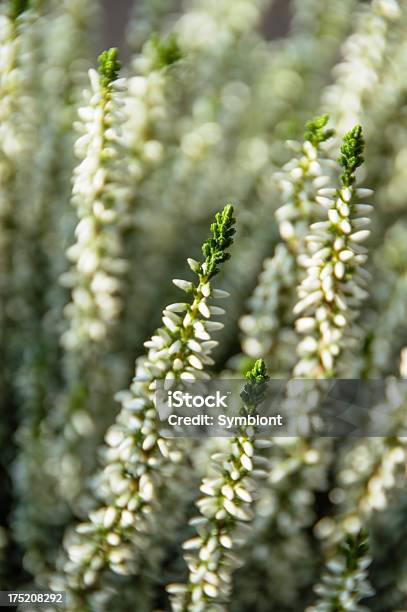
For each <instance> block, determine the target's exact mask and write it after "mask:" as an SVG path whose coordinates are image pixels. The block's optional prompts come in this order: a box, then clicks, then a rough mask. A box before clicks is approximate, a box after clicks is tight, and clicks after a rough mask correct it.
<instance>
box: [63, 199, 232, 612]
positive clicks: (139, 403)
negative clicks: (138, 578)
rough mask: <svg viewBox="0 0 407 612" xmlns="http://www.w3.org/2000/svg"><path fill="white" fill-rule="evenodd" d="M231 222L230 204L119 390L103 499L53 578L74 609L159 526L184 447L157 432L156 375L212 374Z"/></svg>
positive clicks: (131, 567)
mask: <svg viewBox="0 0 407 612" xmlns="http://www.w3.org/2000/svg"><path fill="white" fill-rule="evenodd" d="M233 224H234V218H233V208H232V207H231V206H226V207H225V209H224V210H223V212H222V213H218V215H217V216H216V222H215V223H214V224H213V225H212V228H211V229H212V232H213V237H212V238H210V239H209V240H208V241H207V243H205V245H204V247H203V251H204V254H205V256H206V259H205V262H204V263H202V264H201V263H199V262H197V261H195V260H192V259H189V260H188V263H189V265H190V267H191V269H192V271H193V272H195V274H196V275H197V277H198V282H197V283H196V284H194V283H193V282H190V281H185V280H180V279H175V280H174V284H175V285H176V286H177V287H179V288H180V289H182V290H183V291H185V292H186V293H187V294H189V295H191V296H192V298H193V299H192V303H190V304H189V303H186V302H180V303H175V304H170V305H169V306H168V307H167V308H166V309H165V310H164V311H163V318H162V321H163V327H161V328H160V329H159V330H158V331H157V332H156V334H155V335H153V336H152V338H151V340H149V341H148V342H146V343H145V346H146V347H147V348H148V354H147V355H146V356H145V357H141V358H140V359H138V361H137V367H136V373H135V378H134V380H133V383H132V386H131V388H130V390H129V391H127V392H123V393H120V394H119V396H118V399H119V400H120V402H121V410H120V412H119V414H118V416H117V418H116V422H115V423H114V424H113V425H112V426H111V427H110V428H109V430H108V432H107V434H106V442H107V444H108V447H107V449H106V451H105V461H106V467H105V469H104V472H103V475H102V482H101V484H100V487H101V494H102V497H103V499H104V502H105V505H103V506H102V507H101V508H99V509H98V510H95V511H93V512H91V513H90V515H89V518H90V520H89V521H88V522H86V523H82V524H80V525H78V527H77V528H76V531H75V533H74V534H73V541H72V540H71V539H70V540H69V541H68V544H67V552H68V556H69V561H67V563H66V564H65V568H64V570H65V572H66V574H65V576H60V577H56V578H55V583H54V586H55V585H58V584H59V583H60V581H61V580H62V583H63V584H64V583H65V580H66V581H67V584H68V586H69V587H70V588H71V589H72V602H71V604H69V605H72V606H73V607H72V608H70V609H75V606H76V605H77V601H76V597H77V596H78V597H79V598H80V597H81V596H82V595H83V594H84V592H85V591H86V589H87V588H88V587H90V586H92V588H94V589H95V588H96V585H97V582H98V578H99V576H100V574H101V572H102V571H103V570H104V569H106V568H107V567H110V568H111V569H112V570H113V571H114V572H116V573H118V574H125V575H126V574H131V573H133V572H135V571H136V569H137V561H138V560H139V555H140V551H141V550H142V548H143V542H144V547H145V546H146V544H145V535H146V534H148V533H149V532H151V531H155V530H157V528H158V525H157V516H156V511H157V508H159V500H158V497H159V491H160V488H163V487H164V486H165V466H166V464H171V463H174V462H175V463H176V462H177V461H179V460H180V459H181V453H180V452H179V450H177V449H174V448H173V446H172V444H171V443H170V442H169V441H168V440H165V439H164V438H163V437H161V436H160V434H159V431H158V426H159V417H158V412H157V409H156V407H155V402H154V398H155V390H156V386H157V381H159V380H163V381H165V382H167V383H169V384H171V381H175V380H184V381H194V380H205V379H207V378H209V374H208V373H207V372H206V369H207V367H208V366H210V365H212V364H213V363H214V362H213V360H212V358H211V356H210V354H211V352H212V350H213V349H214V347H215V346H216V345H217V342H216V341H215V340H212V338H211V334H212V332H216V331H218V330H220V329H222V327H223V324H222V323H220V322H217V321H212V320H211V318H212V317H213V316H216V315H222V314H224V310H223V309H222V308H219V307H217V306H213V305H211V304H210V302H211V300H212V299H221V298H225V297H227V295H228V294H227V293H226V292H224V291H222V290H219V289H214V288H213V286H212V281H211V279H212V277H213V276H214V275H215V274H216V273H217V271H218V267H217V266H218V264H219V263H221V262H222V261H225V260H226V259H227V253H226V249H227V248H228V247H229V246H230V244H231V243H232V235H233V232H234V229H233ZM135 544H137V547H135ZM65 584H66V583H65ZM75 593H76V595H75Z"/></svg>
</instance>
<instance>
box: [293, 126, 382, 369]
mask: <svg viewBox="0 0 407 612" xmlns="http://www.w3.org/2000/svg"><path fill="white" fill-rule="evenodd" d="M344 141H345V144H344V145H343V146H342V148H341V153H342V155H341V158H340V162H341V165H342V166H343V168H344V173H343V175H342V177H341V181H342V185H341V187H340V189H338V190H336V191H335V190H334V192H332V189H326V188H324V189H322V190H320V191H319V196H318V197H317V198H316V200H317V202H318V203H319V204H320V205H321V206H322V208H323V209H324V210H325V211H326V213H325V214H326V220H324V221H319V222H317V223H313V224H312V225H311V227H310V233H309V234H308V236H307V238H306V242H307V248H308V256H307V257H306V258H305V259H304V266H305V269H306V276H305V278H304V280H303V281H302V283H301V285H300V287H299V290H298V296H299V301H298V302H297V304H296V305H295V307H294V314H295V315H296V316H297V317H298V325H299V329H300V330H302V333H303V334H304V335H305V337H304V339H303V340H302V341H301V342H300V343H299V345H298V349H297V350H298V355H299V357H300V360H299V362H298V363H297V365H296V367H295V369H294V375H295V376H299V377H305V378H320V377H321V376H330V375H332V373H333V372H335V371H336V368H337V365H336V364H337V360H338V357H339V355H340V354H341V352H342V351H343V349H344V348H345V347H346V346H349V343H350V342H351V333H352V326H353V322H354V319H355V318H356V316H357V314H358V308H359V304H360V303H361V301H362V300H363V299H364V298H365V297H366V296H367V295H368V294H367V291H366V287H367V284H368V278H369V277H368V276H367V275H366V273H365V271H364V269H363V264H364V263H365V261H366V259H367V249H366V248H365V247H363V246H362V245H361V243H362V242H364V241H365V240H366V239H367V238H368V236H369V233H370V232H369V230H367V229H361V228H366V227H368V226H369V223H370V219H369V213H370V209H371V207H370V206H369V205H367V204H364V203H363V201H364V199H365V197H366V196H368V195H371V192H370V191H369V190H365V189H357V188H356V187H354V185H353V183H354V180H355V179H354V172H355V170H356V168H357V167H358V165H360V163H361V162H362V161H363V159H362V157H361V154H362V152H363V144H364V142H363V136H362V131H361V128H360V127H359V126H357V127H356V128H354V129H353V130H351V131H350V132H349V133H348V134H347V135H346V136H345V139H344ZM355 159H356V161H354V160H355ZM304 318H305V319H306V321H307V324H306V325H304ZM311 318H312V319H314V322H315V324H314V325H311V322H310V321H309V319H311ZM308 329H309V331H308Z"/></svg>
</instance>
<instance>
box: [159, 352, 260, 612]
mask: <svg viewBox="0 0 407 612" xmlns="http://www.w3.org/2000/svg"><path fill="white" fill-rule="evenodd" d="M246 378H247V380H248V382H247V383H246V384H245V386H244V388H243V390H242V393H241V397H242V401H243V406H242V412H246V413H250V412H252V411H253V410H255V409H256V407H257V406H258V405H259V404H260V402H261V401H262V400H263V398H264V391H265V387H264V386H265V383H266V382H267V380H268V378H269V377H268V374H267V370H266V366H265V363H264V361H263V360H262V359H258V360H257V361H256V363H255V364H254V366H253V368H252V369H250V370H249V371H248V372H247V373H246ZM267 442H268V441H264V440H256V438H255V436H254V435H253V433H252V432H249V431H248V429H247V428H245V427H242V428H241V431H240V433H239V436H237V437H234V438H231V439H227V441H226V448H224V449H222V451H223V452H222V453H220V454H219V453H217V454H215V455H214V456H213V457H212V458H211V464H212V465H211V468H210V473H209V474H208V476H206V477H205V478H204V479H203V480H202V484H201V491H202V493H204V497H202V498H200V499H199V500H198V501H197V504H196V505H197V506H198V508H199V511H200V516H199V517H197V518H193V519H192V520H191V521H190V523H191V525H193V526H195V527H196V530H197V536H196V537H193V538H192V539H190V540H187V541H186V542H184V545H183V548H184V550H185V561H186V563H187V565H188V570H189V576H188V584H170V585H168V586H167V591H168V592H169V594H170V597H171V606H172V610H173V612H184V611H185V612H199V611H200V610H202V611H203V610H212V609H214V610H215V609H216V610H218V609H219V610H221V609H222V610H223V609H224V607H223V606H224V605H225V603H226V602H227V601H228V599H229V598H230V593H231V578H232V574H233V572H234V570H235V569H236V568H237V567H238V566H239V560H238V557H237V556H236V549H237V548H238V547H239V545H241V542H242V540H245V537H247V535H246V530H247V525H248V524H250V522H251V521H252V519H253V511H252V507H253V504H254V500H253V486H254V482H255V476H254V473H253V472H254V470H255V467H256V464H257V461H260V457H259V454H260V452H261V451H260V449H261V448H264V447H265V446H267ZM261 459H262V460H263V461H262V466H263V467H264V461H265V458H264V457H261ZM245 526H246V527H245Z"/></svg>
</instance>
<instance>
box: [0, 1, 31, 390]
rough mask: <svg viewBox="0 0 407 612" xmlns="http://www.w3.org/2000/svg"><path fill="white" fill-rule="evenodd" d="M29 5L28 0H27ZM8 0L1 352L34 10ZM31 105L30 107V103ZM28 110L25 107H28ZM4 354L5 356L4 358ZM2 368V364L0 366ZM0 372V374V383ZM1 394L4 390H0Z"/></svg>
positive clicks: (2, 109)
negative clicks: (19, 9)
mask: <svg viewBox="0 0 407 612" xmlns="http://www.w3.org/2000/svg"><path fill="white" fill-rule="evenodd" d="M28 5H29V3H28ZM17 11H18V8H17V6H16V8H15V10H14V8H13V4H12V3H6V2H4V3H2V5H1V7H0V347H1V352H2V353H3V354H4V355H5V353H4V351H5V339H3V334H4V335H5V334H6V328H7V325H8V323H7V321H6V319H7V305H8V302H9V297H10V289H11V287H13V282H12V276H11V273H12V270H11V268H12V259H13V254H12V252H13V246H12V243H13V240H14V239H15V237H14V236H13V232H12V228H13V226H14V225H15V221H14V217H13V215H15V214H16V210H17V202H18V198H17V194H16V175H17V172H18V170H19V169H21V168H22V163H23V158H22V156H23V154H25V153H26V151H27V145H28V144H29V142H30V140H29V139H27V134H26V126H27V122H26V121H25V117H24V118H23V110H24V109H25V108H28V105H29V103H30V97H29V94H28V92H27V91H26V87H25V84H26V80H27V76H28V73H29V70H28V69H26V68H27V64H28V61H27V60H28V58H27V52H29V47H30V35H31V32H30V30H31V29H30V25H31V24H32V22H33V21H34V20H35V18H36V16H37V15H36V13H35V12H34V11H33V10H30V9H29V6H27V7H25V6H24V4H22V6H21V12H17ZM30 108H31V107H30ZM28 114H29V111H28ZM6 359H7V358H6V357H5V360H6ZM2 369H3V368H2ZM2 378H3V372H2V373H1V374H0V385H2ZM1 394H2V395H3V394H4V390H2V391H1Z"/></svg>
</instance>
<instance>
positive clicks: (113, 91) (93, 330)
mask: <svg viewBox="0 0 407 612" xmlns="http://www.w3.org/2000/svg"><path fill="white" fill-rule="evenodd" d="M119 70H120V62H119V61H118V59H117V49H109V50H108V51H105V52H104V53H102V55H101V56H100V58H99V69H98V71H96V70H90V71H89V85H90V87H89V89H88V90H86V91H85V92H84V99H85V103H86V104H85V106H82V107H81V108H79V110H78V115H79V121H78V123H77V124H76V127H77V130H78V131H79V132H80V134H81V135H80V137H79V138H78V140H77V141H76V145H75V152H76V155H77V157H78V158H79V160H80V163H79V165H78V166H77V167H76V168H75V170H74V176H73V190H72V203H73V205H74V206H75V208H76V212H77V217H78V224H77V226H76V229H75V238H76V241H75V243H74V244H73V245H72V246H71V247H70V248H69V249H68V251H67V257H68V259H69V260H70V261H72V262H73V266H72V268H71V270H70V271H69V272H67V273H66V274H64V275H63V276H62V279H61V280H62V282H63V284H65V285H66V286H68V287H69V288H70V289H71V302H70V303H69V304H68V305H67V306H66V308H65V314H66V317H67V319H68V320H69V329H68V330H67V331H66V332H65V333H64V335H63V338H62V340H63V343H64V345H65V346H66V347H67V348H68V349H78V348H83V347H86V346H88V345H92V343H96V344H97V343H101V342H104V341H106V340H107V339H108V337H109V332H110V330H111V328H112V327H113V326H114V325H115V324H116V323H117V322H118V319H119V316H120V314H121V311H122V296H121V292H122V277H123V275H124V273H125V272H126V270H127V262H126V261H125V260H124V259H123V257H122V253H123V244H122V242H123V238H122V232H123V227H122V226H123V223H125V221H126V213H127V212H128V210H127V209H128V205H129V199H130V197H131V185H130V183H129V179H128V175H127V173H126V166H125V162H124V160H123V159H122V155H123V146H122V143H121V133H122V128H123V125H124V121H125V115H124V113H123V106H124V93H125V87H124V83H125V82H124V81H123V80H122V79H119V78H118V73H119Z"/></svg>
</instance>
